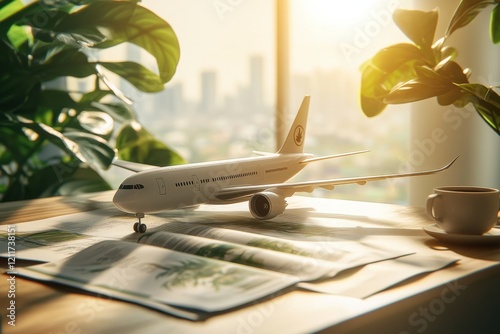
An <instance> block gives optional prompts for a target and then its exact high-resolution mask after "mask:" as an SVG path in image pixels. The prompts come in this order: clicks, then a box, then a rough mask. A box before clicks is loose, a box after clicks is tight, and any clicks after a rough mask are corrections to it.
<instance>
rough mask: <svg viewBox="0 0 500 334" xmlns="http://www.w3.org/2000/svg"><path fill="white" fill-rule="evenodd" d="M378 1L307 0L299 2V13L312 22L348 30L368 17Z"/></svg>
mask: <svg viewBox="0 0 500 334" xmlns="http://www.w3.org/2000/svg"><path fill="white" fill-rule="evenodd" d="M380 2H381V1H380V0H363V1H342V2H340V1H332V0H307V1H301V3H300V7H301V12H302V13H303V14H304V15H306V16H307V17H308V18H309V19H310V20H311V21H312V22H316V23H319V24H324V25H328V26H335V27H337V28H343V29H350V28H352V27H354V26H355V25H357V24H359V23H360V22H361V21H363V20H365V19H366V18H367V17H369V12H370V10H371V9H372V8H373V7H374V6H375V5H376V4H377V3H380Z"/></svg>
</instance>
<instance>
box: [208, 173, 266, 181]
mask: <svg viewBox="0 0 500 334" xmlns="http://www.w3.org/2000/svg"><path fill="white" fill-rule="evenodd" d="M251 175H257V172H255V171H254V172H247V173H241V174H235V175H227V176H219V177H216V178H212V182H215V181H224V180H231V179H238V178H240V177H246V176H251Z"/></svg>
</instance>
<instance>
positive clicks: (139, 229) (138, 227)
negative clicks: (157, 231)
mask: <svg viewBox="0 0 500 334" xmlns="http://www.w3.org/2000/svg"><path fill="white" fill-rule="evenodd" d="M135 216H136V217H137V219H139V221H138V222H137V223H135V224H134V232H136V233H144V232H146V230H147V229H148V227H147V226H146V224H143V223H141V218H144V214H143V213H136V214H135Z"/></svg>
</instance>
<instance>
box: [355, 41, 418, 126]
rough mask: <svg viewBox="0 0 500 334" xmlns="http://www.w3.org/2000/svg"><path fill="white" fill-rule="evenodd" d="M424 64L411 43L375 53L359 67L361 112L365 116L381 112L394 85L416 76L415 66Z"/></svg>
mask: <svg viewBox="0 0 500 334" xmlns="http://www.w3.org/2000/svg"><path fill="white" fill-rule="evenodd" d="M424 64H427V62H426V60H425V57H424V54H423V53H422V52H421V51H420V49H419V48H417V47H416V46H415V45H413V44H407V43H402V44H395V45H391V46H389V47H387V48H384V49H382V50H380V51H379V52H377V54H375V56H373V58H372V59H370V60H369V61H367V62H366V63H365V64H364V65H363V67H362V74H361V91H360V93H361V96H360V100H361V109H362V110H363V113H364V114H365V115H366V116H368V117H373V116H376V115H378V114H379V113H381V112H382V111H383V110H384V109H385V106H386V103H385V102H384V98H385V97H386V95H387V94H388V93H389V91H390V90H391V89H393V88H394V87H395V86H396V85H398V84H400V83H402V82H406V81H408V80H411V79H413V78H415V77H416V74H415V70H414V67H415V66H417V65H420V66H421V65H424Z"/></svg>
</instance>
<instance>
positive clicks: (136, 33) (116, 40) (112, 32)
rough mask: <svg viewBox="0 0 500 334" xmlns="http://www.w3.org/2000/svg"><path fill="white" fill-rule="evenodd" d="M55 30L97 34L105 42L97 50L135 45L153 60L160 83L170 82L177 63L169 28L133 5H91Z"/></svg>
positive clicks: (66, 19)
mask: <svg viewBox="0 0 500 334" xmlns="http://www.w3.org/2000/svg"><path fill="white" fill-rule="evenodd" d="M55 30H56V33H57V34H78V35H81V36H89V38H94V37H95V36H96V34H100V35H102V36H104V37H105V38H106V39H105V41H104V42H101V43H99V44H97V45H95V47H99V48H108V47H111V46H115V45H117V44H120V43H123V42H131V43H134V44H136V45H138V46H140V47H141V48H143V49H145V50H146V51H148V52H149V53H151V54H152V55H153V56H154V57H155V58H156V61H157V64H158V71H159V76H160V78H161V80H162V82H163V83H166V82H167V81H169V80H170V79H171V78H172V76H173V75H174V73H175V70H176V67H177V63H178V61H179V55H180V54H179V42H178V40H177V36H176V35H175V33H174V31H173V29H172V28H171V27H170V25H169V24H168V23H166V22H165V21H164V20H163V19H161V18H160V17H159V16H157V15H156V14H154V13H152V12H151V11H149V10H148V9H146V8H143V7H141V6H139V5H136V4H134V3H128V2H120V1H111V2H105V3H103V2H99V3H91V4H89V5H88V6H86V7H83V8H82V9H81V10H78V11H76V12H74V13H71V14H70V15H68V16H67V17H66V18H64V19H63V20H61V22H60V23H59V24H58V25H57V26H56V27H55Z"/></svg>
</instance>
